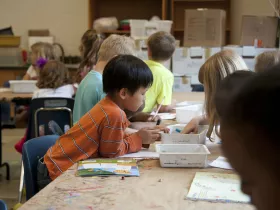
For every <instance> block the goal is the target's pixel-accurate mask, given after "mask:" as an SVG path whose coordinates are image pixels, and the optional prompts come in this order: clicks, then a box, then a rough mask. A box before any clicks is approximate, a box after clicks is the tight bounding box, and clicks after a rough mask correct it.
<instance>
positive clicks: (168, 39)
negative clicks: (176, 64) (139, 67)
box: [148, 31, 176, 61]
mask: <svg viewBox="0 0 280 210" xmlns="http://www.w3.org/2000/svg"><path fill="white" fill-rule="evenodd" d="M148 48H149V50H150V52H151V57H152V59H153V60H155V61H166V60H169V59H170V58H171V57H172V55H173V53H174V51H175V48H176V40H175V38H174V36H172V35H171V34H170V33H167V32H164V31H160V32H157V33H154V34H152V35H151V36H150V37H149V39H148Z"/></svg>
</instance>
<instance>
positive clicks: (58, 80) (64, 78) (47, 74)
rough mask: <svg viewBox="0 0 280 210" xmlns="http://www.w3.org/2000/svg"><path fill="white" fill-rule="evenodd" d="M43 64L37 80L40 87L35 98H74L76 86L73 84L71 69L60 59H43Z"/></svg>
mask: <svg viewBox="0 0 280 210" xmlns="http://www.w3.org/2000/svg"><path fill="white" fill-rule="evenodd" d="M42 62H43V64H42ZM44 62H45V64H44ZM41 65H43V66H42V69H41V70H40V72H39V78H38V82H37V87H38V88H39V89H38V90H36V91H35V92H34V94H33V98H42V97H63V98H72V96H73V95H74V88H73V85H72V84H71V79H70V75H69V71H68V69H67V68H66V66H65V65H64V64H63V63H61V62H60V61H54V60H52V61H46V60H42V59H41Z"/></svg>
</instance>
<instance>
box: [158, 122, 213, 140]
mask: <svg viewBox="0 0 280 210" xmlns="http://www.w3.org/2000/svg"><path fill="white" fill-rule="evenodd" d="M184 127H185V124H177V125H170V126H168V128H169V129H170V132H169V133H161V142H162V143H163V144H205V142H206V133H207V130H208V126H199V128H198V133H197V134H180V131H181V130H183V129H184Z"/></svg>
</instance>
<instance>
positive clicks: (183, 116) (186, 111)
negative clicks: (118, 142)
mask: <svg viewBox="0 0 280 210" xmlns="http://www.w3.org/2000/svg"><path fill="white" fill-rule="evenodd" d="M175 109H176V120H177V122H178V123H189V122H190V121H191V120H192V119H193V118H194V117H197V116H201V115H202V110H203V105H202V104H197V105H192V106H186V107H179V108H175Z"/></svg>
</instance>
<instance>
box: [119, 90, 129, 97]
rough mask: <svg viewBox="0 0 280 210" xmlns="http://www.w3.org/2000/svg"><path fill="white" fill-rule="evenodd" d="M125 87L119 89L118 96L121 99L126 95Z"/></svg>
mask: <svg viewBox="0 0 280 210" xmlns="http://www.w3.org/2000/svg"><path fill="white" fill-rule="evenodd" d="M127 94H128V93H127V89H126V88H122V89H120V92H119V96H120V98H121V99H125V98H126V97H127Z"/></svg>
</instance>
